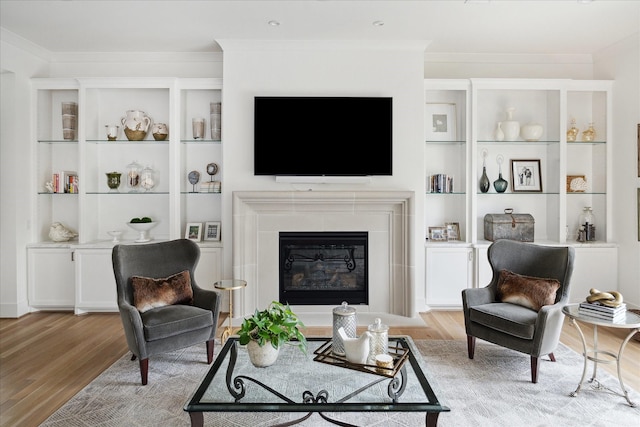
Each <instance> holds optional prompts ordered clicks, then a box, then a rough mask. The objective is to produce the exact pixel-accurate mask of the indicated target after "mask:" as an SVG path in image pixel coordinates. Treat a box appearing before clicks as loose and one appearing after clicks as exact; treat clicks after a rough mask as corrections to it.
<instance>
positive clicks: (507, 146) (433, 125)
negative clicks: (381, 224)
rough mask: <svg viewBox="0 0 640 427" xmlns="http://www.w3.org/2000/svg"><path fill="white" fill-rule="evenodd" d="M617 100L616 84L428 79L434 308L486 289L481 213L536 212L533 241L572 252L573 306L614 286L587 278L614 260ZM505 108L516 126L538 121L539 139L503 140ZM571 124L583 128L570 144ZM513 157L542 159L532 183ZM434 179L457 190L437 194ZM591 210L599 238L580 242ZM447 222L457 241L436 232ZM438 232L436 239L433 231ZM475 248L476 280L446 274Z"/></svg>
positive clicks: (603, 278)
mask: <svg viewBox="0 0 640 427" xmlns="http://www.w3.org/2000/svg"><path fill="white" fill-rule="evenodd" d="M611 96H612V82H611V81H575V80H546V79H543V80H536V79H534V80H532V79H471V80H426V81H425V126H426V127H425V173H426V181H425V192H426V195H425V209H424V212H425V219H424V220H425V223H424V224H425V230H426V231H427V236H426V237H427V240H426V243H425V245H426V248H425V253H426V301H427V304H428V305H429V306H433V307H437V306H459V305H460V304H461V301H460V300H459V298H458V299H457V301H456V300H455V299H451V300H450V299H447V298H446V297H445V295H448V294H450V293H451V290H452V289H455V290H456V292H458V291H459V290H461V289H464V288H465V287H473V286H476V287H478V286H485V285H487V284H488V283H489V280H490V279H491V269H490V268H489V265H488V262H487V257H486V254H487V248H488V247H489V245H490V244H491V242H490V241H488V240H485V236H484V217H485V215H486V214H495V213H503V212H504V211H505V209H513V212H514V213H528V214H531V215H532V216H533V218H534V220H535V235H534V241H535V242H536V243H539V244H546V245H571V246H574V247H575V248H576V266H575V270H574V274H573V278H574V279H573V280H572V283H574V285H572V292H571V300H572V301H574V302H578V301H581V300H583V299H584V297H585V295H586V294H587V293H588V289H589V287H592V286H595V285H596V284H597V287H601V288H606V289H616V287H617V279H616V277H615V275H598V277H595V276H593V275H591V272H592V271H602V272H605V271H607V272H609V271H612V270H613V271H615V266H616V264H617V248H616V244H615V242H614V241H613V237H612V236H613V228H612V220H611V209H612V208H611V206H612V205H611V185H612V184H611V147H612V146H613V144H614V141H613V140H612V121H613V117H612V111H611V109H612V100H611ZM509 109H513V110H512V113H511V114H512V120H513V121H517V122H519V124H520V126H521V128H522V127H523V126H524V125H527V124H538V125H541V127H542V133H541V135H540V136H539V138H535V140H525V139H524V138H523V137H522V136H518V137H517V138H516V139H515V140H506V139H509V138H505V137H504V136H503V135H501V133H500V131H499V130H498V123H500V122H502V123H503V125H502V126H501V128H504V123H505V122H506V121H507V120H508V118H509V117H508V113H507V111H508V110H509ZM437 120H440V121H439V122H438V121H437ZM574 122H575V126H576V127H577V128H578V130H579V132H578V136H577V139H576V140H575V141H572V140H571V138H569V139H568V138H567V130H569V129H570V128H571V127H572V126H573V123H574ZM591 124H593V128H594V129H595V130H596V135H595V138H593V139H591V140H588V141H583V132H584V131H585V130H587V128H588V127H589V126H590V125H591ZM503 132H504V130H503ZM512 161H516V162H518V161H521V162H525V163H524V164H525V165H529V164H530V162H531V161H534V164H537V162H539V164H540V169H539V172H538V171H537V170H534V179H537V180H538V181H537V182H536V185H533V186H528V185H527V183H526V182H523V183H524V184H525V185H522V184H521V183H520V182H519V180H520V176H519V175H520V172H521V171H519V170H518V168H517V165H518V163H516V167H515V169H513V170H512ZM521 164H522V163H521ZM483 168H485V169H486V173H487V175H488V178H489V182H490V186H489V190H488V191H486V192H483V191H482V190H481V187H480V179H481V177H482V174H483ZM500 172H501V173H502V177H503V179H505V180H506V181H507V182H508V187H507V190H506V191H504V192H502V193H501V192H498V191H496V188H495V187H494V184H493V183H494V181H495V180H496V179H498V176H499V174H500ZM438 174H442V175H446V176H447V177H449V179H450V180H452V181H453V183H454V185H453V188H447V191H441V190H440V189H439V188H437V187H436V188H433V185H432V183H433V182H434V178H433V176H434V175H438ZM575 178H580V179H582V180H583V181H580V180H578V181H577V182H578V183H580V184H581V185H574V186H571V185H570V183H571V181H572V180H573V179H575ZM524 179H526V178H524ZM436 182H437V181H436ZM585 183H586V184H585ZM514 184H515V185H516V187H515V188H514ZM532 187H533V188H532ZM587 206H588V207H592V209H593V213H594V215H595V233H596V239H595V241H590V242H578V241H577V239H578V235H579V231H578V230H579V227H580V224H579V221H578V219H579V216H580V213H581V212H582V211H583V208H584V207H587ZM448 223H457V225H458V227H457V228H458V229H459V230H460V233H459V234H460V235H459V236H458V240H457V241H451V240H450V239H447V238H446V234H445V236H444V237H442V234H441V233H440V232H439V231H438V230H439V227H446V225H447V224H448ZM434 229H435V231H436V234H433V235H432V233H431V232H432V231H433V230H434ZM445 230H446V228H445ZM433 237H435V239H433ZM440 239H442V240H440ZM445 246H446V252H447V254H448V255H447V256H448V257H449V258H455V257H456V256H457V262H454V263H451V262H450V263H442V262H439V260H440V258H441V257H442V253H443V251H444V247H445ZM456 252H457V255H456ZM469 252H471V257H472V258H473V261H472V265H473V270H474V271H473V274H472V275H471V276H470V277H471V280H466V279H465V277H464V275H461V274H454V275H452V274H449V276H447V271H448V272H449V273H450V268H451V266H452V265H458V266H461V265H463V262H464V260H467V259H468V257H469ZM587 283H589V284H591V285H590V286H588V285H587ZM585 292H586V293H585ZM458 297H459V294H458Z"/></svg>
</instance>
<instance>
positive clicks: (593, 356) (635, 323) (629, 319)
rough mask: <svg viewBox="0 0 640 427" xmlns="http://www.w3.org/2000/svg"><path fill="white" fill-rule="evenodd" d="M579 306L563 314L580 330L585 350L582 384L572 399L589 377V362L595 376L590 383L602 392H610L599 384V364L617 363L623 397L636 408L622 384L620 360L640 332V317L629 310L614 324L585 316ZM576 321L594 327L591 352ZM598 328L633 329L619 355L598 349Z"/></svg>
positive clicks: (566, 309) (567, 306)
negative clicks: (627, 346) (629, 343)
mask: <svg viewBox="0 0 640 427" xmlns="http://www.w3.org/2000/svg"><path fill="white" fill-rule="evenodd" d="M579 306H580V305H579V304H569V305H566V306H564V307H563V308H562V312H563V313H564V314H565V315H566V316H568V317H569V319H570V320H571V324H572V325H573V326H575V328H576V329H577V330H578V333H579V334H580V338H581V339H582V347H583V349H584V353H583V356H584V368H583V369H582V379H581V380H580V384H578V388H577V389H576V391H574V392H572V393H571V396H572V397H575V396H577V395H578V392H579V391H580V389H581V388H582V384H583V383H584V379H585V378H586V377H587V362H589V360H591V361H592V362H593V375H592V376H591V379H590V380H589V382H590V383H594V384H593V386H592V388H594V389H595V390H601V389H606V390H609V389H607V388H606V387H605V386H603V385H602V384H600V382H598V380H597V379H596V374H597V371H598V363H605V364H608V363H613V362H614V361H615V363H616V364H617V367H618V381H619V382H620V388H622V394H621V396H622V397H624V398H625V399H626V400H627V403H629V406H631V407H635V406H636V404H635V403H634V402H632V401H631V399H629V393H628V392H627V389H626V388H625V387H624V383H623V382H622V373H621V371H620V360H621V359H622V352H623V351H624V348H625V347H626V345H627V343H628V342H629V340H630V339H631V337H633V336H634V335H635V333H636V332H639V331H640V316H638V315H637V314H635V313H632V312H631V311H628V310H627V312H626V316H625V318H624V319H621V320H620V321H616V322H612V321H611V320H606V319H600V318H598V317H594V316H589V315H588V314H584V313H582V312H580V311H579ZM576 321H577V322H581V323H586V324H589V325H593V349H591V350H589V349H588V348H587V341H586V340H585V338H584V334H583V333H582V330H581V329H580V326H579V325H578V323H577V322H576ZM598 326H606V327H608V328H621V329H631V332H629V334H628V335H627V336H626V338H625V339H624V340H623V341H622V344H620V349H619V350H618V353H617V354H616V353H614V352H611V351H606V350H599V349H598ZM603 356H605V357H608V359H604V358H603ZM609 391H611V392H613V393H615V394H620V393H616V392H614V391H613V390H609Z"/></svg>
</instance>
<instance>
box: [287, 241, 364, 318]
mask: <svg viewBox="0 0 640 427" xmlns="http://www.w3.org/2000/svg"><path fill="white" fill-rule="evenodd" d="M368 239H369V233H368V232H366V231H321V232H312V231H304V232H299V231H293V232H280V245H279V246H280V257H279V260H280V265H279V270H280V302H282V303H289V304H291V305H336V306H337V305H340V304H341V303H342V302H343V301H346V302H348V303H349V304H350V305H356V304H369V291H368V289H369V278H368V271H369V269H368V265H367V264H368V258H369V257H368Z"/></svg>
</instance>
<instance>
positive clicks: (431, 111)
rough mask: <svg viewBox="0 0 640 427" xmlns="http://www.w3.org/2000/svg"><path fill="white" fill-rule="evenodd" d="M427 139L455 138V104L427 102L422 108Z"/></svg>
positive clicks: (443, 139) (442, 139)
mask: <svg viewBox="0 0 640 427" xmlns="http://www.w3.org/2000/svg"><path fill="white" fill-rule="evenodd" d="M424 114H425V118H424V123H425V129H424V135H425V139H426V140H427V141H455V140H456V104H429V103H427V104H426V105H425V109H424Z"/></svg>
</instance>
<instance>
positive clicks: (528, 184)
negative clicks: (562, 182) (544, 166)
mask: <svg viewBox="0 0 640 427" xmlns="http://www.w3.org/2000/svg"><path fill="white" fill-rule="evenodd" d="M511 188H512V189H513V192H538V193H540V192H542V173H541V172H540V159H533V160H511Z"/></svg>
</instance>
